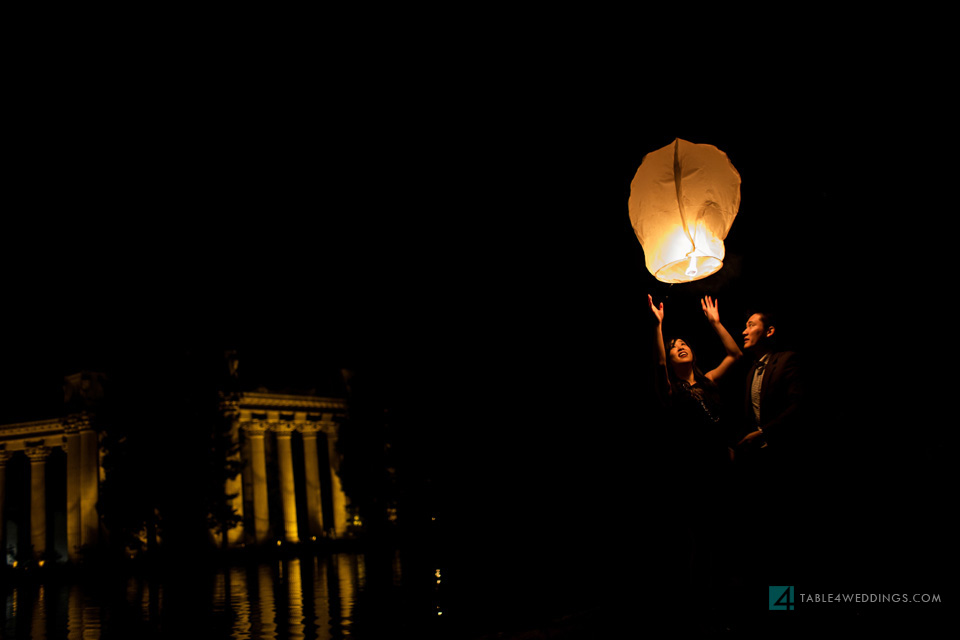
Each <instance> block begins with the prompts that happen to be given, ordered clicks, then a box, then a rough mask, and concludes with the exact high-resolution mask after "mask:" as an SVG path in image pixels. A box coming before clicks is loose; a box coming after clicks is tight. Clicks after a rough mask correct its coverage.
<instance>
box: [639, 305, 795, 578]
mask: <svg viewBox="0 0 960 640" xmlns="http://www.w3.org/2000/svg"><path fill="white" fill-rule="evenodd" d="M648 302H649V307H650V310H651V312H652V314H653V316H654V318H655V320H656V323H655V338H654V346H655V350H654V358H655V365H656V376H655V381H656V388H657V395H658V397H659V399H660V401H661V403H662V405H663V406H664V408H665V409H666V416H667V417H668V428H669V433H670V438H671V442H673V443H674V444H676V445H677V446H676V447H673V449H674V453H673V456H672V462H671V469H672V471H673V473H672V476H673V478H674V481H675V482H674V486H675V488H676V490H678V491H679V494H680V495H679V498H680V499H679V500H678V505H679V506H678V511H677V513H679V515H680V524H681V525H682V527H683V528H684V530H685V532H686V536H687V540H688V544H687V549H686V562H687V565H688V567H687V569H688V574H687V575H688V580H689V581H690V583H691V584H693V585H695V584H703V583H704V581H707V582H713V583H714V584H715V585H716V586H721V583H723V582H726V581H727V579H728V577H729V576H730V574H731V571H733V570H734V569H733V567H732V566H729V565H728V564H727V562H729V561H730V560H729V556H730V553H729V549H731V548H733V547H734V546H736V545H735V544H734V543H735V538H740V539H742V538H743V536H745V535H746V536H750V535H757V534H760V532H761V531H764V532H765V531H767V530H768V527H769V525H770V524H771V522H769V521H767V522H762V521H761V520H762V519H764V518H765V517H766V516H768V515H771V512H770V510H768V509H765V508H763V509H757V508H756V507H758V506H760V505H758V503H761V504H770V503H771V502H773V501H774V496H772V495H768V492H767V489H766V487H767V486H769V485H771V484H773V483H770V482H769V481H768V480H769V478H768V477H767V476H768V475H769V473H770V472H771V471H772V470H774V469H776V468H777V467H779V466H780V465H782V464H786V462H787V460H788V458H789V454H791V451H792V449H793V447H792V442H793V441H794V435H796V433H797V432H798V429H797V428H796V421H797V417H798V414H799V406H800V401H801V395H802V394H801V387H800V376H799V368H798V365H797V355H796V354H795V353H794V352H792V351H778V350H777V349H776V343H775V341H774V339H775V337H776V324H775V321H774V320H773V317H772V316H771V315H770V314H767V313H753V314H752V315H750V317H749V318H748V319H747V322H746V327H745V328H744V331H743V334H742V338H743V341H742V350H741V346H740V344H738V342H737V341H736V340H734V338H733V337H732V336H731V335H730V333H729V332H728V331H727V330H726V328H724V326H723V325H722V324H721V322H720V314H719V310H718V305H717V302H716V301H715V300H714V299H712V298H711V297H709V296H707V297H705V298H703V299H702V300H701V307H702V309H703V313H704V316H705V317H706V319H707V321H708V322H709V324H710V326H711V327H712V329H713V330H714V332H715V333H716V334H717V336H718V337H719V338H720V341H721V343H722V345H723V347H724V350H725V351H726V354H725V356H724V358H723V360H722V361H721V362H720V363H719V364H718V365H717V366H716V367H715V368H713V369H710V370H709V371H707V372H706V373H703V372H702V371H701V369H700V367H699V366H698V364H697V360H696V358H695V357H694V353H693V350H692V348H691V347H690V344H689V343H688V342H687V341H685V340H683V339H680V338H673V339H672V340H670V341H669V342H668V343H665V342H664V339H663V328H662V324H663V317H664V309H663V304H662V303H661V304H660V305H659V306H655V305H654V303H653V297H652V296H648ZM744 352H746V353H747V354H748V355H750V356H751V357H752V359H753V363H752V365H751V366H750V368H749V373H748V374H747V376H746V380H745V384H744V385H743V410H742V415H741V416H732V417H733V418H734V419H733V420H730V419H729V418H730V417H731V416H723V420H721V416H722V414H723V411H722V410H723V408H724V407H723V402H722V399H723V397H722V394H721V390H720V386H719V384H718V383H719V381H720V380H721V378H723V377H724V376H725V375H727V374H728V373H730V372H731V371H732V370H734V368H735V367H734V365H735V364H736V363H737V361H738V360H740V359H741V358H742V357H743V354H744ZM730 413H740V412H739V411H731V412H730ZM736 572H737V573H739V572H740V569H739V568H738V569H736Z"/></svg>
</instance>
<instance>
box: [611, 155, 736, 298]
mask: <svg viewBox="0 0 960 640" xmlns="http://www.w3.org/2000/svg"><path fill="white" fill-rule="evenodd" d="M628 204H629V210H630V222H631V223H632V224H633V229H634V231H636V233H637V238H638V239H639V240H640V244H641V245H642V246H643V253H644V257H645V259H646V263H647V269H649V270H650V273H652V274H653V275H654V277H655V278H656V279H657V280H660V281H662V282H669V283H677V282H692V281H694V280H700V279H701V278H706V277H707V276H709V275H710V274H712V273H716V272H717V271H718V270H719V269H720V267H722V266H723V257H724V247H723V240H724V238H726V237H727V233H728V232H729V231H730V226H731V225H732V224H733V219H734V218H736V217H737V210H739V209H740V174H739V173H737V170H736V169H735V168H734V167H733V164H731V163H730V160H729V159H728V158H727V154H725V153H724V152H723V151H721V150H720V149H717V148H716V147H715V146H713V145H709V144H694V143H692V142H687V141H686V140H681V139H679V138H677V139H676V140H675V141H673V142H672V143H670V144H669V145H667V146H666V147H663V148H662V149H658V150H657V151H652V152H650V153H648V154H647V155H646V156H645V157H644V158H643V162H642V163H641V164H640V168H639V169H637V173H636V175H635V176H634V177H633V182H632V183H630V200H629V203H628Z"/></svg>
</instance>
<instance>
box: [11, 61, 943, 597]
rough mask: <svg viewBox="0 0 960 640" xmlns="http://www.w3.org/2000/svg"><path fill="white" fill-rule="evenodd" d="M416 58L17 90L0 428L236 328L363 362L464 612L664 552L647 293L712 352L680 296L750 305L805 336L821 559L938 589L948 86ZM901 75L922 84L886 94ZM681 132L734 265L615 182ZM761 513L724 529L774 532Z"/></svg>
mask: <svg viewBox="0 0 960 640" xmlns="http://www.w3.org/2000/svg"><path fill="white" fill-rule="evenodd" d="M414 62H420V60H419V59H416V60H412V61H411V60H409V59H404V62H402V63H401V62H397V63H396V66H395V67H394V66H390V65H389V64H388V65H386V66H384V65H382V64H379V65H377V66H375V67H371V68H367V69H365V71H364V73H359V74H354V73H347V72H342V73H338V72H337V71H336V70H330V69H327V70H325V72H324V73H323V74H321V75H320V76H319V77H315V78H313V77H309V76H302V75H298V74H295V73H293V72H290V73H289V74H284V73H283V72H280V71H278V70H277V69H276V68H275V67H274V68H261V67H258V66H257V65H256V64H254V62H253V61H251V64H250V65H249V66H247V67H245V70H244V73H242V74H241V73H238V72H236V71H233V72H231V71H226V70H225V68H223V67H220V66H217V65H211V66H208V67H203V68H200V69H197V68H194V70H193V72H192V73H191V74H189V75H187V76H176V77H174V76H170V77H168V76H166V75H165V74H164V73H163V68H164V66H163V61H161V60H159V59H158V60H156V61H154V62H153V63H147V62H145V63H143V65H140V66H137V67H136V69H135V71H136V73H132V72H131V71H132V70H131V69H120V70H110V69H109V68H107V70H104V69H103V68H100V70H99V71H98V72H97V73H93V72H91V74H90V75H88V76H86V77H85V78H84V79H83V81H77V82H75V83H74V84H64V85H55V86H62V90H56V89H55V90H53V91H52V92H48V93H45V94H43V95H44V96H45V97H44V99H37V100H36V101H34V100H32V99H31V97H32V96H33V95H35V94H31V93H29V92H28V93H26V94H24V98H23V100H22V103H21V106H22V110H23V117H22V118H19V119H17V120H16V125H15V127H14V132H13V133H14V137H15V138H16V140H17V142H18V144H17V145H16V146H15V151H14V152H13V154H14V157H13V162H12V163H11V164H12V167H11V170H10V173H9V174H8V182H9V184H10V185H11V187H12V188H11V190H10V192H9V195H10V197H9V198H8V208H7V211H8V213H7V214H6V216H5V222H4V227H5V232H4V234H3V236H2V244H3V247H2V249H3V250H2V252H0V254H2V260H3V269H2V273H3V290H4V304H3V316H4V324H5V327H6V328H5V330H4V336H5V337H4V339H3V340H2V349H3V352H2V367H3V404H2V408H3V412H4V421H13V420H20V419H32V418H33V417H34V416H38V414H42V413H44V412H45V411H48V409H49V408H50V407H54V406H55V405H56V403H57V401H58V400H59V397H58V394H59V393H60V387H59V385H60V381H61V380H62V376H63V375H65V374H68V373H72V372H74V371H78V370H80V369H83V368H89V369H98V368H109V367H110V366H111V363H114V362H117V361H118V360H122V361H124V362H131V361H136V362H138V363H141V364H142V363H149V362H156V363H157V366H158V367H161V368H162V369H163V370H164V371H172V372H173V374H171V376H170V378H169V380H167V382H166V383H164V384H160V385H159V386H158V388H157V389H156V392H157V397H158V401H162V400H159V399H162V398H163V397H164V396H165V395H166V394H171V393H177V390H178V380H177V378H176V375H175V372H176V369H177V364H176V363H177V358H182V357H183V354H184V353H188V352H193V353H196V352H198V351H203V352H204V353H219V352H220V351H222V350H223V349H228V348H229V349H237V350H238V352H239V354H240V362H241V371H244V367H247V368H246V370H245V371H247V372H248V373H247V375H249V376H251V378H253V377H256V376H262V379H263V380H264V381H265V382H264V384H265V385H267V386H271V387H272V388H289V389H311V388H313V389H320V390H322V389H324V388H325V385H328V384H329V385H333V386H335V385H336V382H335V380H336V374H337V372H338V371H339V370H340V369H341V368H352V369H355V370H358V371H363V372H366V373H367V374H368V375H369V376H370V377H371V378H376V379H377V381H378V386H377V388H378V389H379V390H380V392H381V393H383V394H384V397H386V398H387V400H386V402H387V403H388V404H390V406H391V408H392V409H393V410H394V414H395V415H396V416H397V418H396V420H397V421H398V424H399V425H400V429H401V433H402V434H403V438H404V446H405V447H406V449H405V455H406V462H405V464H406V466H405V467H403V468H401V471H400V472H401V473H406V474H408V477H412V478H414V480H413V481H412V484H413V486H415V487H417V491H418V493H417V497H416V500H421V502H418V504H430V505H431V509H435V511H436V512H438V513H441V514H442V520H443V522H444V529H443V535H442V543H438V545H439V548H441V549H442V550H443V552H444V554H446V556H445V557H447V558H448V561H449V564H450V565H451V566H452V567H453V568H454V569H453V571H454V575H458V576H459V580H460V583H461V584H463V585H469V586H470V588H471V589H472V590H473V591H471V594H472V597H473V598H474V599H473V602H472V603H471V604H470V605H469V606H470V607H475V608H476V609H477V610H481V611H489V610H496V609H502V610H504V611H516V610H517V609H521V608H523V606H524V603H529V602H530V594H531V593H540V592H549V593H551V594H553V593H554V592H555V591H559V592H562V593H564V594H567V597H569V598H570V599H571V600H574V601H576V600H578V599H579V598H581V597H583V598H587V599H589V598H593V597H596V596H597V594H598V592H599V593H603V590H604V589H605V588H610V589H612V585H613V584H614V581H615V580H617V579H618V578H619V577H623V576H630V577H631V578H632V579H634V580H638V581H639V582H640V583H641V584H642V588H641V591H642V593H644V594H646V595H649V594H650V593H651V592H653V593H655V592H656V591H657V589H658V584H661V583H662V582H666V581H667V579H668V575H667V574H668V572H669V569H668V568H667V567H666V566H665V565H664V564H662V563H660V562H659V561H657V560H656V558H657V557H658V555H657V554H658V548H659V545H660V544H661V543H662V542H663V538H664V537H665V536H666V535H667V534H665V533H663V529H662V528H661V527H660V526H659V525H660V523H661V520H662V518H663V517H664V513H665V511H664V509H665V503H666V502H667V501H668V499H669V486H670V472H671V469H669V468H667V467H666V465H665V464H664V463H663V457H662V456H661V455H660V452H662V451H663V450H664V448H665V447H666V448H669V447H670V445H671V438H670V434H668V433H665V432H663V430H662V429H661V428H660V425H659V423H658V422H657V421H656V420H654V419H653V418H651V417H650V416H651V415H652V410H653V407H652V404H651V400H652V398H651V391H652V390H651V388H650V382H649V380H650V378H649V376H650V371H649V369H650V359H649V355H650V351H649V349H650V330H651V326H650V324H649V317H648V316H649V314H648V312H647V311H646V307H645V305H646V295H647V294H648V293H652V294H653V295H654V296H655V297H657V298H658V299H662V300H665V301H666V302H665V306H666V309H667V314H668V316H667V317H668V322H669V323H673V324H671V326H670V329H669V330H670V331H671V332H676V333H682V334H686V335H689V336H690V338H691V340H693V341H694V344H695V347H697V348H699V351H698V353H699V357H700V358H702V359H704V360H706V361H709V360H710V359H711V358H719V355H720V354H719V352H718V351H717V350H716V349H717V345H715V344H713V340H714V339H713V338H712V336H711V334H710V333H709V332H708V331H707V330H706V328H705V327H704V326H703V322H702V315H701V314H700V311H699V306H698V304H699V303H698V299H699V297H701V296H702V295H713V296H715V297H717V298H718V299H719V303H720V312H721V319H722V320H723V322H724V324H725V325H726V327H727V328H728V329H729V330H730V332H731V333H732V334H733V335H734V336H735V337H738V336H739V333H740V331H741V330H742V326H743V323H744V321H745V319H746V317H747V312H748V310H749V309H750V308H752V307H754V306H764V305H767V306H771V305H772V306H775V307H776V308H778V310H779V311H780V313H781V316H782V318H783V324H784V327H783V328H784V331H783V333H784V334H785V337H787V338H788V340H789V342H790V344H791V345H793V346H795V347H796V348H797V349H798V350H800V351H802V352H803V353H804V354H805V356H806V361H807V364H808V370H807V371H808V374H809V379H810V381H811V388H812V393H813V397H814V404H815V406H816V408H817V410H818V411H819V412H820V414H819V415H820V416H821V417H820V418H818V419H817V421H816V422H815V424H812V425H811V427H810V428H811V429H815V430H816V431H817V434H818V435H817V438H818V439H822V442H823V446H824V447H825V448H828V449H831V450H835V451H838V452H840V453H838V454H837V455H836V456H832V457H831V458H830V460H831V461H832V462H833V464H832V465H831V466H830V467H828V468H811V469H809V470H808V471H809V473H810V477H809V479H807V478H803V479H800V480H799V481H797V482H795V483H794V486H796V487H800V488H804V487H807V488H808V489H809V490H810V491H816V492H819V493H820V494H821V495H822V496H823V511H822V517H823V520H824V522H823V526H822V527H819V528H818V531H819V534H820V536H821V539H820V543H821V545H822V546H823V548H824V549H825V550H827V551H829V552H830V553H832V554H834V555H833V556H832V561H824V562H823V565H822V566H828V567H832V568H833V569H834V570H835V571H836V575H835V576H831V578H832V579H834V580H840V579H842V580H845V581H849V582H853V583H856V584H857V585H858V586H861V587H864V586H871V585H875V584H877V581H878V580H880V579H881V578H882V579H883V580H884V581H887V582H890V583H893V585H897V584H898V580H899V581H900V582H902V581H910V582H917V583H919V584H920V586H924V588H927V587H926V585H927V584H928V582H930V581H933V580H935V578H936V575H937V571H936V569H937V567H938V566H939V565H940V564H941V563H942V562H943V561H944V558H943V557H942V554H943V553H944V552H945V550H946V539H947V536H946V533H945V530H944V523H943V521H942V519H941V516H940V515H938V514H939V513H940V512H941V511H942V506H943V503H942V496H943V491H944V487H943V477H944V474H945V464H944V454H945V453H944V452H945V447H944V446H943V441H944V439H945V436H946V432H945V430H946V429H947V425H946V421H945V420H944V418H943V417H942V413H941V405H942V404H943V402H944V400H948V399H949V394H950V388H951V386H950V382H949V380H950V377H949V371H948V367H949V366H950V365H952V357H951V352H952V347H953V344H954V339H955V338H954V337H953V336H952V333H953V332H952V326H951V325H949V324H944V323H942V322H941V321H940V320H938V318H942V317H945V316H947V315H948V313H947V312H948V311H949V310H950V303H949V299H950V297H951V290H950V287H949V286H948V282H949V277H950V273H949V271H946V270H941V266H940V265H942V264H943V262H944V259H945V258H949V255H950V246H951V245H950V242H951V239H950V233H951V232H952V224H953V221H952V217H951V216H952V214H951V213H950V210H949V201H950V196H949V190H950V188H951V186H952V185H951V184H950V183H951V180H952V174H953V173H954V171H953V168H952V164H951V160H950V149H951V148H952V145H953V140H954V132H953V131H952V130H948V129H945V127H946V126H947V125H946V121H945V118H944V117H943V116H944V115H945V114H944V110H943V108H942V106H941V105H942V104H943V103H942V102H941V101H940V99H939V96H936V95H930V94H929V93H928V92H927V91H926V89H925V87H926V85H925V84H924V83H923V81H922V80H910V81H901V80H899V79H891V78H889V77H888V78H884V79H883V80H882V81H878V82H874V81H872V80H869V79H865V78H862V77H861V78H859V80H858V81H857V82H854V83H847V82H842V83H841V82H836V81H831V82H829V83H828V82H826V81H825V80H824V79H823V77H822V76H821V75H820V74H818V73H800V74H796V73H785V74H784V75H782V76H779V77H778V78H777V79H771V78H769V77H762V78H758V79H757V81H756V83H754V84H756V89H755V90H751V91H750V92H749V93H743V94H739V95H738V96H737V98H735V99H733V100H720V99H716V98H711V97H710V95H706V96H699V97H697V98H695V99H694V98H691V99H690V101H689V102H690V104H688V101H687V100H684V99H680V100H677V101H676V102H679V103H680V104H675V103H674V102H673V99H675V98H676V96H673V95H669V96H668V95H664V96H654V95H651V92H650V91H645V90H635V89H633V88H632V86H631V83H630V82H629V81H628V79H626V78H623V79H618V80H617V81H615V82H613V83H610V84H609V85H608V84H605V83H601V82H599V81H598V80H596V79H594V77H593V76H592V75H591V74H590V73H588V72H583V71H581V72H580V73H573V74H568V73H559V74H556V75H548V74H545V73H542V72H541V73H538V74H536V75H534V76H528V75H527V74H525V73H523V72H522V71H521V70H519V69H516V68H511V69H510V72H509V73H486V72H484V69H485V67H484V65H479V64H478V65H477V66H476V67H475V68H472V72H471V73H468V74H465V75H463V76H459V78H460V79H457V80H452V79H451V78H450V76H448V75H445V74H443V73H440V72H439V71H438V72H436V73H434V72H431V71H430V70H429V68H428V69H427V70H423V69H424V67H423V66H417V65H413V66H414V67H416V68H419V69H421V72H420V73H417V74H412V75H411V74H409V73H408V72H409V69H410V68H411V67H410V65H411V64H412V63H414ZM66 75H67V76H70V77H74V76H71V74H69V73H66ZM904 77H908V76H904ZM38 82H39V81H38ZM891 82H894V83H895V86H897V87H898V89H899V91H898V92H896V93H898V94H899V95H901V96H903V95H904V94H907V93H909V94H910V95H911V96H912V97H911V99H910V100H899V99H898V100H897V101H896V104H894V102H893V101H891V100H890V99H889V96H890V94H891V90H890V83H891ZM751 86H753V84H751ZM676 137H680V138H683V139H685V140H689V141H691V142H703V143H709V144H713V145H716V146H717V147H719V148H720V149H722V150H723V151H725V152H726V153H727V154H728V156H729V157H730V159H731V161H732V162H733V164H734V166H735V167H736V168H737V169H738V171H739V172H740V174H741V176H742V179H743V185H742V205H741V209H740V213H739V215H738V217H737V219H736V221H735V222H734V224H733V228H732V230H731V233H730V235H729V236H728V238H727V241H726V248H727V259H726V262H725V266H724V268H723V269H722V270H721V271H720V272H719V273H718V274H716V275H714V276H711V277H709V278H706V279H704V280H702V281H699V282H697V283H693V284H689V285H675V286H673V287H668V286H666V285H663V284H662V283H658V282H657V281H655V280H654V279H653V278H652V276H650V274H649V273H648V272H647V271H646V269H645V266H644V262H643V252H642V249H641V247H640V246H639V243H638V242H637V241H636V238H635V236H634V235H633V231H632V229H631V227H630V224H629V218H628V213H627V198H628V196H629V186H630V181H631V179H632V177H633V174H634V172H635V171H636V169H637V167H638V166H639V164H640V162H641V160H642V158H643V156H644V155H645V154H646V153H648V152H649V151H653V150H655V149H659V148H661V147H663V146H665V145H667V144H670V143H671V142H672V141H673V140H674V138H676ZM711 350H712V351H711ZM184 361H185V362H186V361H187V360H186V359H185V360H184ZM278 372H282V373H278ZM151 384H155V383H151ZM40 417H42V416H40ZM795 480H796V479H795ZM807 480H809V482H807ZM785 499H789V496H787V497H786V498H785ZM762 538H763V540H764V541H763V542H758V541H757V540H749V541H741V542H742V544H743V545H745V546H754V545H758V544H763V545H765V546H766V547H767V548H771V545H774V546H775V542H773V541H772V539H773V538H774V534H773V533H771V532H768V533H767V534H766V535H764V536H762ZM824 541H829V542H826V543H825V542H824ZM651 558H653V559H654V560H651ZM457 572H459V574H457ZM638 576H642V578H638ZM838 576H839V577H838ZM810 577H812V578H813V579H817V578H819V579H821V580H822V581H823V582H828V581H827V580H825V579H823V578H822V576H810ZM598 585H601V586H599V587H598ZM828 586H829V587H832V586H833V585H827V586H825V588H827V587H828ZM898 588H899V587H898ZM551 597H552V596H551ZM661 597H665V596H661ZM636 601H637V602H639V601H641V598H640V597H638V598H637V600H636Z"/></svg>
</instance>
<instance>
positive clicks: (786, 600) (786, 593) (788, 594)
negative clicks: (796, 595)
mask: <svg viewBox="0 0 960 640" xmlns="http://www.w3.org/2000/svg"><path fill="white" fill-rule="evenodd" d="M770 611H793V587H770Z"/></svg>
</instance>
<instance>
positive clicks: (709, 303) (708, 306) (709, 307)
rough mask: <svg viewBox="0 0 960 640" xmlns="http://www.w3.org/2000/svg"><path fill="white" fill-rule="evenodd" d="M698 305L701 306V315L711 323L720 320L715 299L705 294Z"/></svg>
mask: <svg viewBox="0 0 960 640" xmlns="http://www.w3.org/2000/svg"><path fill="white" fill-rule="evenodd" d="M700 306H701V307H702V308H703V315H705V316H706V317H707V320H709V321H710V322H712V323H719V322H720V311H719V310H718V309H717V301H716V300H714V299H713V298H711V297H710V296H707V297H705V298H703V299H702V300H701V301H700Z"/></svg>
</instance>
